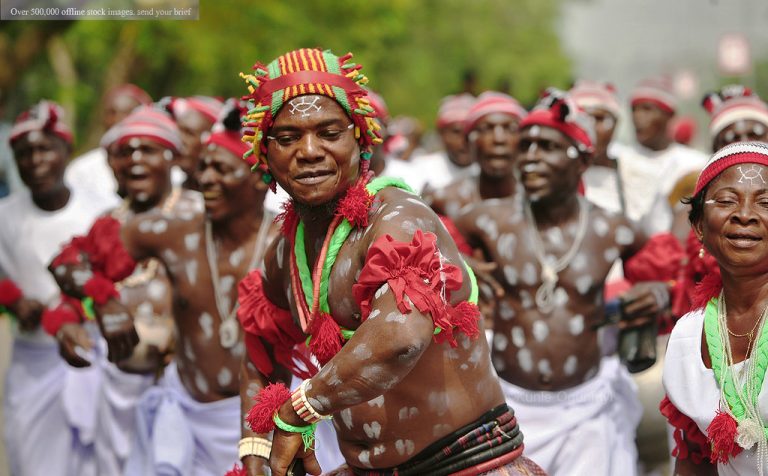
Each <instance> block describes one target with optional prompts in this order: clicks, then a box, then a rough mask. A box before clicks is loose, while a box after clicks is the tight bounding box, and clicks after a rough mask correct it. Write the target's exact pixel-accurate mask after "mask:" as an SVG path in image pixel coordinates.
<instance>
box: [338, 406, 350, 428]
mask: <svg viewBox="0 0 768 476" xmlns="http://www.w3.org/2000/svg"><path fill="white" fill-rule="evenodd" d="M339 415H340V416H341V421H342V422H344V426H346V427H347V430H351V429H352V426H354V422H353V421H352V410H350V409H349V408H345V409H344V410H342V411H340V412H339Z"/></svg>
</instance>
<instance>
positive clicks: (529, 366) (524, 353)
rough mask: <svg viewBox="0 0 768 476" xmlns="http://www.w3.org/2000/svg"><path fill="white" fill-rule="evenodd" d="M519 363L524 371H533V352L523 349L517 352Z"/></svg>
mask: <svg viewBox="0 0 768 476" xmlns="http://www.w3.org/2000/svg"><path fill="white" fill-rule="evenodd" d="M517 361H518V364H519V365H520V368H521V369H523V371H524V372H530V371H531V370H533V358H532V357H531V351H530V350H528V349H526V348H522V349H520V350H518V351H517Z"/></svg>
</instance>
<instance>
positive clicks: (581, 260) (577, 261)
mask: <svg viewBox="0 0 768 476" xmlns="http://www.w3.org/2000/svg"><path fill="white" fill-rule="evenodd" d="M587 262H588V260H587V255H585V254H584V253H577V254H576V256H574V257H573V261H571V266H570V267H571V268H572V269H573V270H574V271H583V270H584V269H586V267H587Z"/></svg>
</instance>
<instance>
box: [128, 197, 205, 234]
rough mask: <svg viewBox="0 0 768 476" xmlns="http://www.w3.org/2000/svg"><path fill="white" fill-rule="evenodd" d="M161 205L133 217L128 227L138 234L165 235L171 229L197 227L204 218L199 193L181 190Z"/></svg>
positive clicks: (203, 206) (201, 198) (203, 208)
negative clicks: (134, 229)
mask: <svg viewBox="0 0 768 476" xmlns="http://www.w3.org/2000/svg"><path fill="white" fill-rule="evenodd" d="M174 193H177V194H178V195H177V196H176V197H174V195H173V194H171V196H170V197H168V199H166V200H165V201H164V202H163V203H162V204H159V205H158V206H156V207H154V208H152V209H151V210H148V211H146V212H143V213H139V214H136V215H134V217H133V218H132V219H131V223H130V224H129V226H130V227H132V228H136V230H137V231H138V232H139V233H154V234H157V235H163V234H166V233H167V232H168V231H170V230H172V229H178V228H188V227H190V226H192V227H198V226H199V224H200V223H201V222H202V221H203V220H204V218H205V204H204V202H203V197H202V195H200V193H198V192H195V191H191V190H181V191H179V192H174Z"/></svg>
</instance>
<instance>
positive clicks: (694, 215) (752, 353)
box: [661, 142, 768, 475]
mask: <svg viewBox="0 0 768 476" xmlns="http://www.w3.org/2000/svg"><path fill="white" fill-rule="evenodd" d="M690 204H691V208H692V209H691V213H690V220H691V224H692V225H693V228H694V231H695V233H696V237H697V238H698V239H699V241H700V242H701V244H702V250H703V249H706V251H708V252H709V253H710V254H711V255H712V256H713V257H714V258H715V260H717V264H718V267H719V271H720V272H719V273H716V272H711V273H710V274H709V275H708V276H706V277H705V278H704V281H703V282H702V284H701V285H700V287H699V288H697V291H699V294H700V295H699V296H698V299H697V301H698V302H694V305H693V308H694V309H695V310H694V311H693V312H690V313H689V314H687V315H685V316H684V317H683V318H682V319H680V321H678V322H677V324H676V326H675V328H674V330H673V331H672V336H671V338H670V340H669V345H668V347H667V355H666V360H665V365H664V387H665V389H666V392H667V398H665V400H664V401H663V402H662V406H661V409H662V413H663V414H664V415H665V416H666V417H667V419H668V420H669V421H670V423H671V424H672V425H673V426H675V428H676V430H675V441H676V442H677V446H678V448H677V450H676V451H677V452H676V453H674V454H676V455H677V464H676V468H675V474H682V475H686V474H716V473H717V472H719V474H764V472H766V471H768V429H766V422H767V421H768V412H766V411H765V408H766V404H768V394H766V392H765V391H764V387H763V383H764V380H765V369H766V363H768V330H766V329H765V320H766V314H768V313H767V312H766V309H768V144H766V143H763V142H745V143H736V144H732V145H729V146H726V147H724V148H723V149H721V150H720V151H719V152H717V153H716V154H715V155H714V156H713V157H712V158H711V159H710V160H709V162H708V163H707V165H706V167H705V168H704V170H703V171H702V172H701V174H700V175H699V179H698V181H697V183H696V189H695V194H694V197H693V198H692V199H691V200H690ZM726 304H727V305H726ZM705 434H706V436H704V435H705ZM689 455H690V457H689ZM702 457H704V459H702ZM707 457H708V459H707ZM756 469H757V472H756V471H755V470H756Z"/></svg>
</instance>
